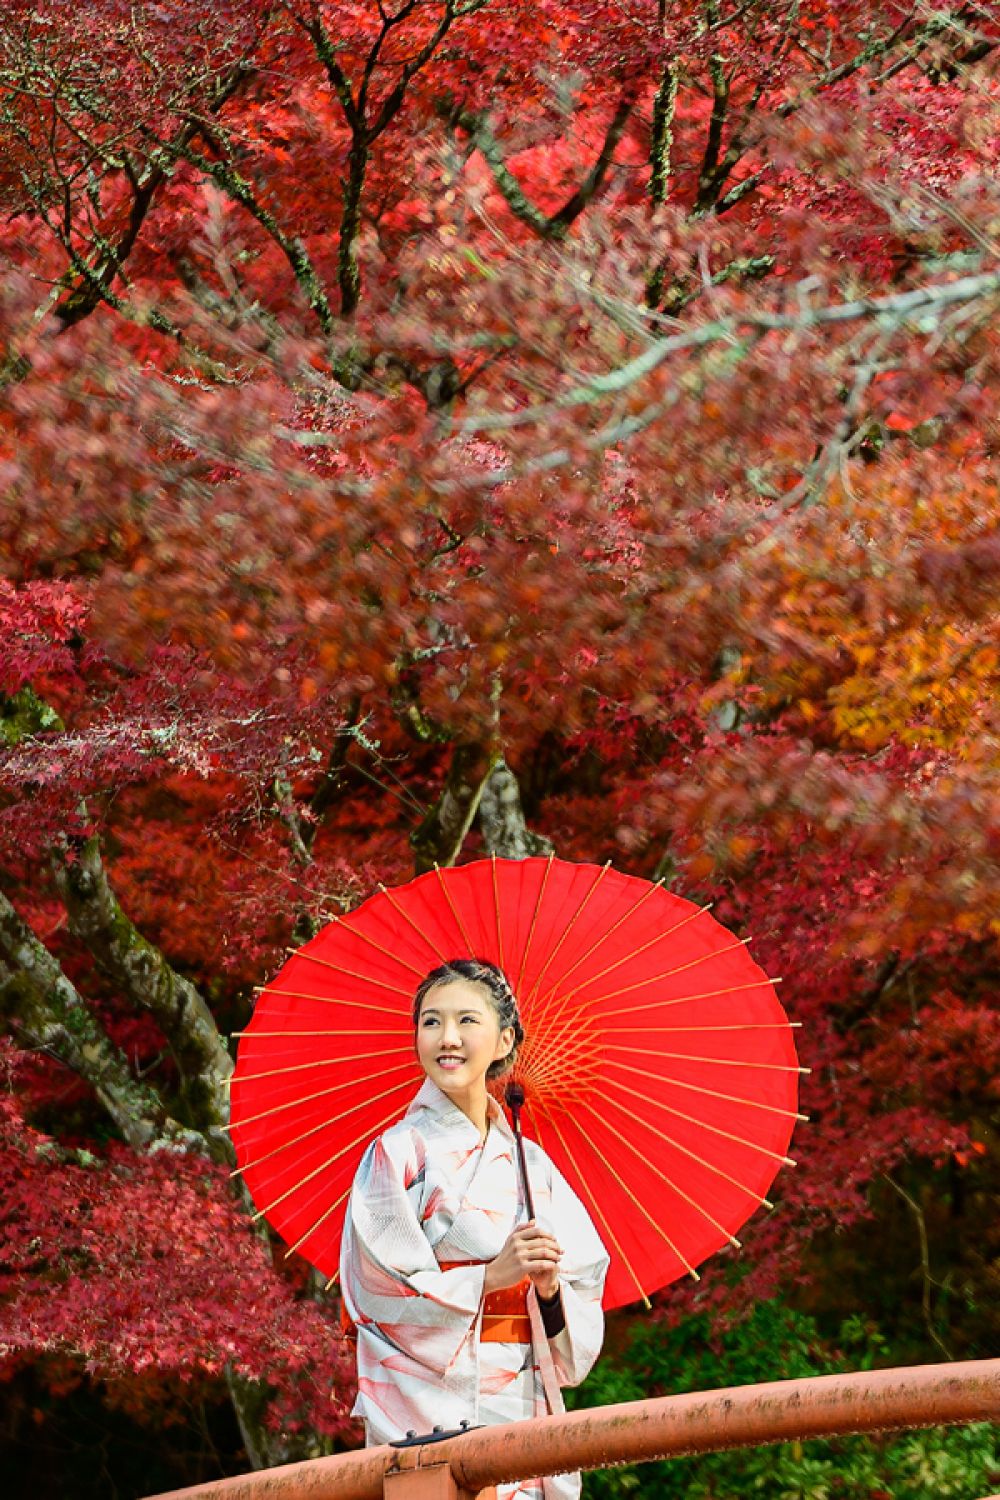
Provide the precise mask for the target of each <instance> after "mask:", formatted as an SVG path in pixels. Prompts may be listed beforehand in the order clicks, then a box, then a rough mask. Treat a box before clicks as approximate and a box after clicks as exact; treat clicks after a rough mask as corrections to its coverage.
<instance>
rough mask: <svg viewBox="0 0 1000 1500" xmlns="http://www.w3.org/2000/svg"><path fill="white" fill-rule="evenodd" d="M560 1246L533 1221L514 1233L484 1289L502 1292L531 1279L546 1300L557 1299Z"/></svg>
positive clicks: (492, 1264) (490, 1270)
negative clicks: (508, 1287)
mask: <svg viewBox="0 0 1000 1500" xmlns="http://www.w3.org/2000/svg"><path fill="white" fill-rule="evenodd" d="M561 1255H562V1249H561V1247H560V1245H559V1243H558V1242H557V1241H556V1240H554V1239H553V1238H552V1235H551V1234H548V1233H547V1232H546V1230H544V1229H540V1228H539V1227H538V1225H537V1224H536V1223H535V1221H534V1219H531V1220H530V1221H529V1222H528V1223H527V1224H521V1225H519V1226H518V1228H517V1229H515V1230H514V1232H513V1234H512V1235H511V1236H510V1239H509V1240H508V1241H507V1243H506V1245H504V1247H503V1249H502V1250H501V1251H500V1254H499V1255H498V1256H497V1258H496V1260H491V1261H490V1263H489V1265H488V1266H487V1267H486V1280H485V1282H484V1289H485V1290H486V1291H487V1292H499V1291H500V1290H501V1289H502V1288H503V1287H507V1286H517V1284H518V1282H519V1281H523V1280H524V1278H525V1277H526V1276H527V1277H529V1278H530V1279H531V1281H532V1282H533V1283H534V1286H535V1290H536V1291H537V1292H538V1293H539V1294H540V1295H541V1296H542V1297H554V1296H555V1294H556V1292H557V1291H558V1290H559V1259H560V1256H561Z"/></svg>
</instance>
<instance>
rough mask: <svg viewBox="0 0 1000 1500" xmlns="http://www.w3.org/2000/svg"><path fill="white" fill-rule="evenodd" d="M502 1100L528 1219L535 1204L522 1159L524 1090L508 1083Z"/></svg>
mask: <svg viewBox="0 0 1000 1500" xmlns="http://www.w3.org/2000/svg"><path fill="white" fill-rule="evenodd" d="M504 1099H505V1100H506V1101H507V1108H508V1109H509V1110H510V1115H511V1120H512V1122H513V1125H514V1144H515V1146H516V1148H517V1165H518V1168H519V1169H520V1173H521V1190H522V1192H523V1193H524V1203H525V1207H526V1208H527V1210H528V1218H529V1219H533V1218H534V1217H535V1203H534V1199H533V1198H532V1196H531V1183H530V1182H529V1181H528V1163H527V1162H526V1161H525V1159H524V1137H523V1136H522V1134H521V1106H522V1105H523V1104H524V1089H523V1088H522V1087H521V1085H520V1084H519V1083H508V1085H507V1087H506V1089H505V1091H504Z"/></svg>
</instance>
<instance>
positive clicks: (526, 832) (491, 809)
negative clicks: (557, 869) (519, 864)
mask: <svg viewBox="0 0 1000 1500" xmlns="http://www.w3.org/2000/svg"><path fill="white" fill-rule="evenodd" d="M479 826H480V827H481V828H482V830H483V838H484V840H485V842H486V848H487V851H488V852H489V853H490V854H496V855H498V856H499V857H500V858H501V859H528V858H529V857H530V856H531V855H533V854H550V853H551V852H552V844H551V843H550V841H549V840H548V839H546V838H542V837H541V836H540V835H539V834H537V833H532V831H531V829H530V828H529V827H528V825H527V823H526V822H525V820H524V809H523V808H522V806H521V790H520V788H519V786H518V784H517V777H516V776H515V775H514V773H513V771H512V770H511V769H510V766H508V764H507V762H506V761H505V760H503V759H502V758H501V759H500V760H498V761H496V762H495V764H494V766H493V769H492V770H491V771H490V774H489V776H488V777H487V778H486V782H485V785H484V786H483V789H482V795H481V797H480V801H479Z"/></svg>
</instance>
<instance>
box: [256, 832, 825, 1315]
mask: <svg viewBox="0 0 1000 1500" xmlns="http://www.w3.org/2000/svg"><path fill="white" fill-rule="evenodd" d="M470 956H474V957H477V958H484V959H489V960H491V961H492V962H493V963H496V964H498V965H499V966H500V967H501V968H502V969H503V971H504V972H505V974H506V975H507V978H508V980H509V982H510V984H511V986H512V987H513V989H514V992H515V994H516V995H517V997H518V1000H519V1003H520V1008H521V1014H522V1018H523V1021H524V1025H525V1030H526V1031H527V1037H528V1039H527V1042H526V1043H525V1045H524V1046H523V1048H522V1049H521V1055H520V1058H519V1060H518V1063H517V1067H516V1070H515V1072H514V1074H513V1077H514V1078H515V1079H516V1080H517V1081H518V1082H519V1083H521V1084H522V1086H523V1088H524V1091H525V1095H526V1105H525V1111H524V1115H525V1123H526V1126H527V1131H528V1134H529V1135H531V1136H533V1137H534V1139H535V1140H536V1141H537V1142H538V1143H539V1145H541V1146H542V1147H543V1148H544V1150H545V1151H547V1152H548V1154H549V1155H550V1157H551V1158H552V1160H553V1161H554V1162H555V1163H556V1165H557V1166H558V1167H559V1169H560V1170H561V1171H562V1172H563V1173H564V1175H565V1176H566V1178H567V1179H568V1180H569V1182H570V1183H571V1184H572V1186H573V1188H574V1189H575V1191H576V1192H577V1193H578V1194H579V1196H580V1197H581V1199H582V1200H583V1202H584V1203H585V1204H586V1206H587V1208H588V1209H589V1211H590V1213H591V1215H592V1217H593V1219H594V1222H595V1224H596V1226H597V1228H598V1230H599V1231H600V1234H601V1237H602V1238H603V1240H604V1242H605V1244H606V1245H607V1247H608V1250H609V1251H610V1252H611V1270H610V1273H609V1275H608V1280H607V1289H606V1293H605V1299H604V1301H605V1306H606V1307H616V1306H619V1305H621V1304H623V1303H627V1302H633V1301H635V1300H636V1299H637V1298H639V1297H645V1296H646V1295H647V1294H648V1293H649V1292H652V1291H655V1290H656V1289H657V1288H658V1287H662V1286H665V1285H666V1284H667V1283H668V1282H670V1281H672V1280H674V1279H675V1278H676V1277H678V1276H681V1275H683V1274H684V1273H685V1272H690V1273H691V1274H692V1275H696V1274H697V1272H696V1267H697V1266H698V1265H699V1264H700V1263H701V1262H702V1261H704V1260H705V1259H706V1257H707V1256H709V1255H711V1254H712V1253H713V1252H714V1251H716V1250H718V1249H719V1248H720V1247H721V1246H723V1245H725V1244H727V1243H729V1244H738V1243H739V1242H738V1241H737V1240H736V1239H735V1231H736V1230H737V1229H738V1228H739V1227H740V1225H742V1224H743V1223H744V1222H745V1221H746V1220H747V1219H748V1218H749V1217H750V1215H751V1214H752V1213H753V1212H754V1211H755V1209H756V1208H758V1207H759V1206H760V1205H762V1204H763V1205H765V1206H767V1207H770V1204H768V1201H767V1196H766V1194H767V1191H768V1188H769V1186H770V1184H771V1182H772V1180H773V1178H774V1176H775V1173H776V1172H777V1170H778V1168H779V1166H780V1165H781V1164H782V1163H788V1162H789V1158H788V1156H787V1155H786V1151H787V1148H788V1142H789V1138H790V1136H791V1133H792V1129H793V1127H794V1123H795V1121H796V1120H797V1119H804V1118H805V1117H804V1116H803V1115H800V1114H798V1113H797V1108H796V1106H797V1092H798V1089H797V1085H798V1074H799V1073H800V1072H801V1071H804V1070H802V1069H800V1068H799V1066H798V1062H797V1058H796V1055H795V1047H794V1045H793V1040H792V1032H791V1025H792V1024H793V1023H790V1022H789V1021H788V1018H787V1017H786V1015H785V1013H784V1011H783V1010H782V1008H781V1005H780V1004H779V1003H778V999H777V996H776V994H775V991H774V987H773V984H774V982H773V981H772V980H770V979H768V977H767V975H766V974H764V972H763V970H762V969H760V968H759V967H758V965H757V964H756V963H754V961H753V959H752V958H751V957H750V955H749V953H748V951H747V948H746V945H745V940H739V939H736V938H734V937H733V935H732V934H731V933H730V932H728V931H727V930H726V928H724V927H722V926H721V925H720V924H719V923H718V922H717V921H715V919H714V918H713V917H711V916H710V915H709V913H708V908H707V907H698V906H695V905H694V904H693V903H692V902H690V901H685V900H683V899H681V898H680V897H679V896H674V895H672V894H671V893H670V892H669V891H666V890H664V889H663V888H662V887H661V886H659V885H652V884H650V883H649V882H648V881H645V880H639V879H636V878H635V877H633V876H629V875H623V874H620V873H619V872H618V871H616V870H612V869H611V868H610V867H609V866H607V865H605V866H604V867H598V866H595V865H578V864H569V863H566V862H564V861H560V860H554V859H548V860H546V859H527V860H498V859H491V860H479V861H477V862H475V863H474V864H468V865H462V866H460V867H459V868H457V869H448V870H434V871H432V872H430V873H429V874H426V875H421V876H419V877H418V878H417V879H416V880H413V881H411V882H410V883H409V884H408V885H405V886H401V887H399V888H398V889H396V890H394V891H390V890H385V889H384V888H383V889H382V890H381V892H380V894H378V895H375V896H372V897H371V898H370V899H369V900H368V901H365V902H364V903H363V905H361V906H359V907H358V908H357V910H356V911H353V912H351V913H350V915H349V916H347V917H344V918H340V919H337V920H335V921H334V922H332V923H331V924H330V925H329V926H328V927H326V928H324V930H323V931H322V932H321V933H319V935H318V936H317V937H315V938H314V939H313V940H312V941H311V942H309V943H307V944H306V945H305V946H304V947H302V948H300V949H298V950H297V951H296V952H295V953H294V955H293V956H292V957H291V958H289V960H288V962H287V963H286V964H285V965H284V967H283V968H282V969H281V971H280V973H279V974H278V975H277V977H276V978H275V979H274V980H273V981H272V983H271V984H270V985H267V986H266V987H265V988H264V989H263V991H262V993H261V995H260V998H259V1000H258V1003H257V1007H256V1010H255V1011H254V1015H253V1019H252V1021H251V1023H250V1025H249V1027H248V1028H247V1030H246V1031H245V1032H243V1033H242V1036H241V1041H240V1047H239V1057H238V1060H237V1064H236V1071H235V1073H234V1075H233V1080H232V1118H231V1129H232V1133H233V1139H234V1141H235V1146H236V1157H237V1161H238V1163H239V1167H238V1170H239V1171H241V1172H242V1174H243V1177H244V1180H245V1181H246V1184H247V1186H248V1188H249V1190H250V1192H251V1194H252V1196H253V1199H254V1202H255V1203H256V1204H257V1206H258V1209H259V1214H258V1217H264V1216H266V1217H267V1218H268V1219H269V1221H270V1222H271V1224H272V1225H273V1226H274V1228H275V1229H276V1230H277V1231H278V1232H279V1233H280V1234H281V1235H282V1236H283V1237H284V1239H285V1240H286V1241H287V1242H288V1244H289V1247H290V1249H289V1252H288V1253H289V1254H290V1253H291V1252H292V1251H293V1250H294V1251H298V1252H299V1253H300V1254H302V1255H304V1256H305V1257H306V1258H307V1259H308V1260H309V1261H311V1262H312V1264H313V1265H315V1266H316V1267H317V1268H318V1269H319V1270H320V1271H321V1272H322V1273H323V1274H325V1275H327V1276H330V1277H331V1278H332V1277H333V1276H334V1275H335V1273H336V1269H337V1263H338V1254H339V1245H340V1232H341V1226H342V1224H343V1219H344V1208H345V1202H346V1199H347V1194H348V1192H349V1190H350V1185H351V1181H352V1179H353V1177H354V1173H355V1170H356V1168H357V1165H358V1162H359V1160H360V1158H361V1155H362V1152H363V1151H364V1149H365V1147H366V1146H367V1144H368V1143H369V1141H371V1140H372V1139H373V1138H374V1137H375V1136H376V1135H378V1134H379V1133H380V1132H381V1131H382V1130H384V1129H385V1128H386V1126H387V1125H389V1124H391V1123H392V1122H393V1121H394V1120H396V1119H398V1118H399V1117H400V1115H401V1114H402V1113H403V1111H404V1110H405V1108H406V1106H407V1105H408V1103H409V1102H410V1099H411V1098H412V1097H413V1094H414V1093H415V1092H416V1089H417V1087H418V1085H419V1083H420V1082H421V1080H422V1074H421V1071H420V1068H419V1066H418V1064H417V1062H416V1059H415V1056H414V1046H413V1025H412V1021H411V1018H410V1010H411V1004H412V996H413V992H414V990H415V989H416V987H417V985H418V983H419V982H420V980H421V979H422V978H423V977H424V975H425V974H426V973H427V972H428V971H429V970H430V969H433V968H435V967H437V965H438V964H440V963H443V962H444V961H446V960H448V959H452V958H461V957H470ZM506 1082H507V1079H503V1080H501V1081H500V1090H501V1091H502V1087H503V1084H504V1083H506Z"/></svg>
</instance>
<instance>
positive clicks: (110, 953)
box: [55, 837, 233, 1151]
mask: <svg viewBox="0 0 1000 1500" xmlns="http://www.w3.org/2000/svg"><path fill="white" fill-rule="evenodd" d="M55 878H56V884H57V886H58V888H59V893H60V895H61V896H62V899H63V902H64V904H65V907H66V911H67V914H68V916H69V925H70V931H71V932H72V933H73V934H74V936H76V937H78V938H80V940H81V941H82V942H84V943H85V944H86V946H87V947H88V948H89V950H90V952H91V953H92V954H93V956H94V958H95V960H96V961H97V963H98V964H99V966H100V967H101V968H102V969H103V970H104V971H105V972H106V973H108V974H110V975H111V977H112V978H113V979H115V981H116V982H117V983H118V984H120V985H121V987H122V989H123V991H124V992H125V994H126V995H127V996H128V998H129V999H130V1000H131V1001H132V1003H133V1004H135V1005H137V1006H140V1007H141V1008H142V1009H143V1010H146V1011H148V1012H149V1013H150V1015H152V1016H153V1017H154V1018H155V1020H156V1023H157V1025H158V1026H159V1027H160V1029H161V1030H162V1031H163V1033H164V1035H165V1036H166V1038H167V1040H168V1042H169V1043H170V1046H171V1049H172V1051H173V1053H174V1056H175V1057H176V1059H177V1064H178V1067H179V1068H180V1071H181V1075H182V1079H183V1098H184V1103H185V1107H186V1111H187V1113H188V1114H189V1117H190V1121H191V1123H192V1125H194V1126H195V1127H197V1128H198V1129H199V1130H203V1131H204V1132H205V1134H206V1135H207V1137H208V1138H209V1140H210V1141H212V1142H213V1145H214V1146H215V1147H216V1149H219V1150H220V1151H221V1149H222V1144H223V1142H224V1141H225V1139H226V1138H225V1137H224V1135H223V1131H222V1127H223V1126H224V1124H225V1121H226V1117H227V1101H226V1090H225V1082H226V1079H227V1078H228V1077H229V1075H230V1074H231V1072H232V1070H233V1064H232V1060H231V1058H230V1056H229V1052H228V1051H227V1049H226V1046H225V1044H224V1043H223V1041H222V1038H221V1036H220V1035H219V1031H218V1027H217V1026H216V1024H215V1020H214V1018H213V1016H212V1013H211V1011H210V1010H209V1008H208V1006H207V1005H206V1003H205V1001H204V1000H203V999H202V997H201V995H200V994H199V993H198V991H197V989H196V988H195V986H194V985H193V984H192V983H191V981H190V980H189V979H185V978H184V977H183V976H182V975H180V974H178V973H177V972H176V970H174V969H173V968H172V967H171V966H170V964H169V963H168V961H167V959H166V958H165V956H164V955H163V953H161V952H160V950H159V948H157V947H155V946H154V945H153V944H152V943H151V942H149V941H148V939H146V938H144V937H143V936H142V934H141V933H140V932H139V931H138V929H137V928H136V926H135V925H134V923H133V922H132V921H131V920H130V918H129V917H127V916H126V915H125V913H124V912H123V911H122V908H121V906H120V905H119V903H118V898H117V896H116V895H115V893H114V891H113V890H112V889H111V885H110V883H109V881H108V877H107V873H106V871H105V869H104V864H103V861H102V859H101V851H100V845H99V843H98V840H97V838H96V837H91V838H89V839H87V840H86V842H85V843H84V845H83V847H82V849H81V850H80V851H79V857H78V858H77V859H75V860H73V859H70V858H67V857H64V858H62V859H59V860H57V861H56V864H55Z"/></svg>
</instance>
